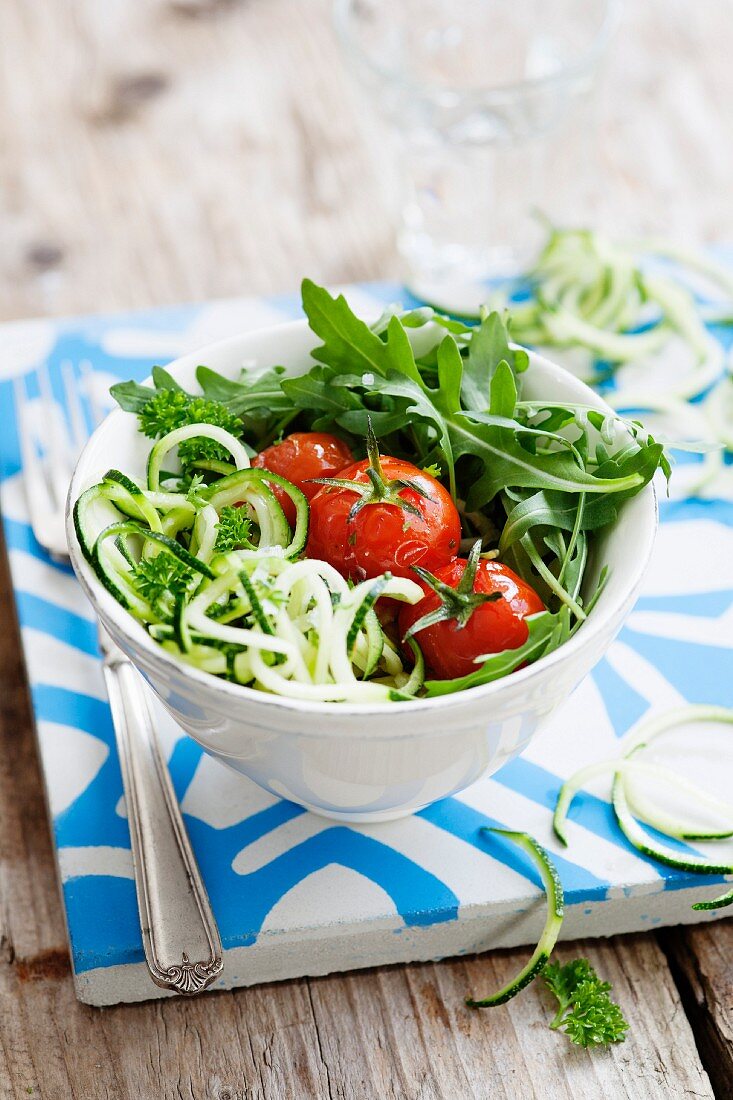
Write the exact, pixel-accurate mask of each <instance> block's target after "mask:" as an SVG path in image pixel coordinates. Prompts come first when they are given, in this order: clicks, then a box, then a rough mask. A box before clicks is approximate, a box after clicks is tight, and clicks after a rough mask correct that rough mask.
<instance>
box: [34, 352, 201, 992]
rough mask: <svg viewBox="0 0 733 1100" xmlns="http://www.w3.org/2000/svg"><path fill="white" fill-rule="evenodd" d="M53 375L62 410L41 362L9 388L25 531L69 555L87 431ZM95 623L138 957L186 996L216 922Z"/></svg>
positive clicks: (149, 739) (122, 667) (133, 679)
mask: <svg viewBox="0 0 733 1100" xmlns="http://www.w3.org/2000/svg"><path fill="white" fill-rule="evenodd" d="M80 372H81V376H82V377H81V382H82V384H83V385H84V388H85V389H86V392H87V397H88V403H89V410H90V413H91V418H92V421H93V423H94V425H95V426H96V424H97V423H99V421H100V420H101V418H102V415H103V414H102V410H101V408H100V406H99V403H98V401H97V400H96V398H95V395H94V390H93V386H92V385H91V383H92V381H93V379H92V377H91V370H90V369H89V366H88V365H86V366H82V367H81V368H80ZM61 377H62V381H63V388H64V397H65V404H66V408H67V410H68V418H67V417H66V416H65V414H64V410H63V407H62V405H61V404H60V403H59V402H58V401H56V400H55V398H54V396H53V391H52V387H51V379H50V376H49V372H48V367H47V365H46V364H44V365H43V366H42V367H41V368H39V370H38V384H39V393H40V397H39V399H38V400H37V402H36V403H35V408H33V407H32V405H31V402H30V401H29V399H28V394H27V388H26V383H25V380H24V379H22V378H16V379H15V383H14V385H15V390H14V396H15V405H16V415H17V419H18V435H19V439H20V448H21V461H22V464H23V483H24V489H25V495H26V497H27V501H28V511H29V513H30V518H31V525H32V527H33V533H34V535H35V537H36V539H37V540H38V542H39V543H40V544H41V546H43V547H44V548H45V549H46V550H47V551H48V552H49V553H50V554H51V555H52V556H53V557H56V558H62V559H65V560H67V559H68V547H67V543H66V535H65V530H64V510H65V505H66V496H67V492H68V488H69V483H70V481H71V475H72V472H73V467H74V463H75V461H76V457H77V456H78V454H79V451H80V450H81V448H82V446H83V444H84V442H85V440H86V438H87V434H88V433H87V420H86V416H85V412H84V406H83V402H82V396H81V393H80V387H79V379H77V377H76V374H75V371H74V369H73V366H72V364H71V363H70V362H66V363H63V364H62V367H61ZM34 413H36V414H38V415H33V414H34ZM41 429H42V430H41ZM41 436H42V438H41ZM97 627H98V631H99V645H100V649H101V651H102V655H103V670H104V678H105V683H106V686H107V694H108V696H109V704H110V709H111V712H112V721H113V724H114V729H115V737H116V740H117V749H118V753H119V757H120V765H121V770H122V781H123V787H124V791H125V801H126V805H127V817H128V821H129V825H130V841H131V847H132V862H133V870H134V875H135V889H136V891H137V902H138V910H139V913H140V926H141V929H142V939H143V948H144V950H145V959H146V962H147V965H148V970H149V971H150V976H151V978H152V979H153V981H154V982H155V984H156V985H158V986H161V987H162V988H163V989H170V990H173V991H174V992H176V993H181V994H184V995H187V996H192V995H194V994H196V993H199V992H201V990H203V989H206V987H207V986H209V985H210V984H211V983H212V982H213V981H214V980H215V979H216V978H217V977H218V975H219V974H220V973H221V971H222V969H223V960H222V946H221V939H220V937H219V930H218V928H217V926H216V921H215V919H214V915H213V913H212V910H211V905H210V902H209V898H208V895H207V893H206V889H205V887H204V884H203V882H202V880H201V875H200V872H199V869H198V867H197V865H196V860H195V857H194V854H193V850H192V848H191V844H190V841H189V839H188V836H187V834H186V828H185V825H184V824H183V818H182V817H181V811H180V809H179V806H178V802H177V799H176V796H175V793H174V790H173V784H172V783H171V778H170V774H169V772H168V768H167V766H166V764H165V760H164V758H163V755H162V753H161V750H160V744H159V741H158V736H157V733H156V729H155V726H154V724H153V720H152V715H151V712H150V708H149V706H148V701H147V698H146V695H147V692H148V688H147V687H146V685H145V682H144V681H143V679H142V677H141V676H140V674H139V673H138V672H137V670H136V669H135V667H134V666H133V664H132V662H131V661H130V660H129V658H128V657H127V656H126V655H125V654H124V653H123V652H122V650H121V649H120V648H119V646H118V645H116V643H115V642H114V641H113V640H112V638H111V637H110V635H109V634H108V633H107V631H106V630H105V629H104V627H103V626H102V624H101V623H97Z"/></svg>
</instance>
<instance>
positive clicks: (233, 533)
mask: <svg viewBox="0 0 733 1100" xmlns="http://www.w3.org/2000/svg"><path fill="white" fill-rule="evenodd" d="M251 526H252V523H251V520H250V518H249V516H248V515H247V513H246V512H245V511H244V509H243V508H235V507H234V505H231V504H226V505H225V506H224V507H223V508H222V510H221V515H220V516H219V522H218V523H217V525H216V529H217V533H216V542H215V543H214V552H215V553H217V554H225V553H227V551H229V550H237V549H239V547H242V546H249V545H250V541H249V535H250V529H251Z"/></svg>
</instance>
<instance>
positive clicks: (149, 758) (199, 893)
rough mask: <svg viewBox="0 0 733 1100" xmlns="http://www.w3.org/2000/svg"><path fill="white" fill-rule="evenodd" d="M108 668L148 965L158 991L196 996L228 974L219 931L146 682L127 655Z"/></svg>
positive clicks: (111, 660) (118, 654)
mask: <svg viewBox="0 0 733 1100" xmlns="http://www.w3.org/2000/svg"><path fill="white" fill-rule="evenodd" d="M103 667H104V677H105V681H106V685H107V692H108V694H109V702H110V707H111V710H112V721H113V724H114V729H115V736H116V738H117V748H118V751H119V756H120V764H121V767H122V780H123V785H124V790H125V798H126V804H127V817H128V821H129V824H130V841H131V846H132V862H133V869H134V874H135V888H136V891H137V903H138V909H139V911H140V925H141V928H142V939H143V949H144V951H145V959H146V961H147V965H148V969H149V971H150V975H151V977H152V979H153V981H154V982H155V983H156V985H159V986H161V987H162V988H163V989H170V990H173V991H174V992H175V993H181V994H184V995H187V996H193V995H194V994H196V993H200V992H201V990H203V989H205V988H206V987H207V986H208V985H210V984H211V983H212V982H213V981H214V980H215V979H216V977H217V976H218V975H219V974H220V973H221V971H222V968H223V960H222V947H221V940H220V937H219V931H218V929H217V926H216V921H215V920H214V915H213V913H212V911H211V905H210V902H209V899H208V896H207V894H206V889H205V887H204V884H203V882H202V880H201V875H200V874H199V870H198V867H197V866H196V860H195V858H194V855H193V850H192V848H191V844H190V841H189V839H188V835H187V834H186V828H185V826H184V824H183V819H182V817H181V812H180V810H179V808H178V802H177V799H176V796H175V792H174V790H173V785H172V783H171V778H170V774H169V772H168V768H167V767H166V764H165V761H164V760H163V757H162V755H161V752H160V746H159V743H158V737H157V734H156V731H155V727H154V725H153V720H152V716H151V713H150V708H149V706H148V702H147V699H146V698H145V692H146V690H147V689H146V688H145V685H144V681H143V680H142V678H141V676H140V674H139V673H138V672H137V670H136V669H135V668H134V666H133V665H132V663H131V662H130V661H129V660H128V658H127V657H126V656H125V655H124V654H123V653H122V651H121V650H120V651H114V650H113V651H112V652H111V653H109V654H108V655H107V656H106V657H105V660H104V666H103Z"/></svg>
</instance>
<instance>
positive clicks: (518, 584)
mask: <svg viewBox="0 0 733 1100" xmlns="http://www.w3.org/2000/svg"><path fill="white" fill-rule="evenodd" d="M479 551H480V544H478V543H477V544H476V547H475V552H474V551H472V552H471V555H470V558H469V560H468V561H466V559H465V558H456V559H455V560H454V561H452V562H450V564H449V565H445V566H443V567H442V568H441V569H437V570H436V571H435V573H434V575H432V576H426V575H425V574H424V571H422V570H421V571H420V573H421V575H420V576H419V577H416V578H415V579H416V580H417V581H418V583H419V584H420V585H421V586H422V588H423V589H424V590H425V598H424V599H422V600H420V602H419V603H417V604H412V605H409V604H402V605H401V607H400V611H399V620H398V622H399V630H400V637H402V638H404V636H405V635H406V634H407V633H408V631H410V630H411V628H412V627H414V626H415V625H416V624H417V625H418V626H419V620H420V619H422V618H424V617H427V616H428V615H429V616H430V619H429V620H428V622H427V623H426V625H425V627H424V628H423V629H418V630H417V631H416V632H414V637H415V641H416V642H417V644H418V645H419V646H420V648H421V649H422V652H423V656H424V657H425V661H426V663H427V665H428V667H429V669H430V671H431V673H432V674H433V676H434V677H435V678H436V679H439V680H451V679H453V678H454V677H455V676H466V675H468V673H470V672H476V670H477V669H478V668H479V666H478V665H477V664H475V658H476V657H480V656H481V655H482V654H484V653H500V652H501V651H502V650H504V649H518V648H519V646H521V645H524V643H525V642H526V641H527V637H528V634H529V628H528V627H527V624H526V622H525V621H524V620H525V619H526V618H527V616H528V615H535V614H536V613H537V612H538V611H543V610H544V604H543V603H542V600H541V599H540V598H539V596H538V595H537V593H536V592H535V590H534V589H533V588H531V587H530V585H528V584H527V583H526V582H525V581H523V580H522V579H521V577H518V576H517V574H516V573H514V572H512V570H511V569H509V567H508V566H506V565H502V564H501V563H500V562H498V561H486V560H484V559H483V558H479V554H478V552H479Z"/></svg>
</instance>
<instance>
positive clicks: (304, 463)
mask: <svg viewBox="0 0 733 1100" xmlns="http://www.w3.org/2000/svg"><path fill="white" fill-rule="evenodd" d="M353 461H354V456H353V455H352V453H351V451H350V450H349V448H348V447H347V445H346V444H345V443H344V441H343V439H337V438H336V436H335V435H329V434H328V433H327V432H293V433H292V435H286V436H285V438H284V439H283V441H282V442H281V443H273V445H272V446H271V447H266V448H265V450H264V451H260V453H259V454H258V455H257V456H256V457H255V458H253V459H252V465H253V466H256V467H257V468H258V469H266V470H272V472H273V474H280V476H281V477H286V478H287V479H288V481H292V483H293V485H297V486H298V488H299V489H302V491H303V492H304V493H305V495H306V497H308V499H309V500H310V498H311V497H313V496H315V494H316V493H317V492H318V489H319V488H320V486H318V485H315V484H314V483H313V482H312V481H309V480H308V479H309V478H313V477H331V476H332V475H333V474H337V473H338V472H339V470H342V469H343V468H344V466H347V465H348V464H349V463H350V462H353ZM271 488H272V491H273V493H274V494H275V496H276V497H277V499H278V500H279V502H280V506H281V507H282V510H283V512H284V513H285V518H286V519H287V521H288V523H289V524H290V526H291V527H292V526H293V524H294V523H295V505H294V504H293V502H292V500H291V499H290V497H289V496H288V494H287V493H285V492H283V490H282V489H278V487H277V486H276V485H273V486H272V487H271Z"/></svg>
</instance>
